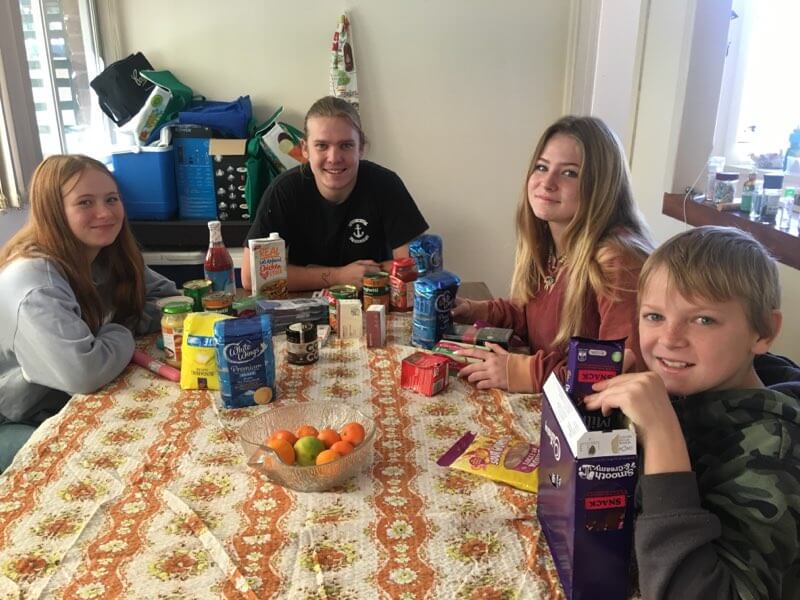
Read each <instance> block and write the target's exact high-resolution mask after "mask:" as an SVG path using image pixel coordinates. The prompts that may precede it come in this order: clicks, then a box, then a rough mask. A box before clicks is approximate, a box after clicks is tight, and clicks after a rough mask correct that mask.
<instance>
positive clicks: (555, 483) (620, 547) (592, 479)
mask: <svg viewBox="0 0 800 600" xmlns="http://www.w3.org/2000/svg"><path fill="white" fill-rule="evenodd" d="M539 448H540V452H541V462H540V464H539V498H538V504H537V509H536V512H537V515H538V517H539V523H540V524H541V527H542V532H543V533H544V535H545V538H546V539H547V544H548V546H549V547H550V552H551V553H552V555H553V560H554V561H555V564H556V568H557V569H558V576H559V578H560V580H561V585H562V586H563V587H564V592H565V593H566V596H567V598H569V599H573V598H604V599H606V600H614V599H615V598H627V597H628V596H627V594H628V581H629V576H628V569H629V561H630V556H631V543H632V536H633V519H634V505H633V504H634V503H633V498H634V490H635V487H636V479H637V456H636V434H635V433H634V431H633V430H632V429H615V430H612V431H589V430H587V428H586V425H585V424H584V422H583V420H582V419H581V415H580V414H579V413H578V411H577V409H576V408H575V406H574V404H573V403H572V401H571V400H570V398H569V397H568V396H567V393H566V392H565V391H564V388H563V386H562V385H561V383H560V382H559V380H558V378H557V377H556V376H555V375H554V374H551V375H550V377H549V378H548V379H547V381H546V382H545V385H544V402H543V405H542V437H541V441H540V446H539Z"/></svg>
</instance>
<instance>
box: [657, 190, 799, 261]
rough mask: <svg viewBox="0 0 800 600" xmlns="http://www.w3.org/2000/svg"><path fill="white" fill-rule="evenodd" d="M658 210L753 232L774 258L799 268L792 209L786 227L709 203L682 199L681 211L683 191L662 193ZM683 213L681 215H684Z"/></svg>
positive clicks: (696, 221)
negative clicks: (789, 226) (787, 229)
mask: <svg viewBox="0 0 800 600" xmlns="http://www.w3.org/2000/svg"><path fill="white" fill-rule="evenodd" d="M661 212H662V213H663V214H665V215H667V216H670V217H673V218H674V219H678V220H679V221H681V222H686V223H688V224H689V225H694V226H700V225H723V226H727V227H738V228H739V229H742V230H744V231H747V232H749V233H751V234H752V235H753V237H755V238H756V239H757V240H758V241H760V242H761V243H762V244H764V246H766V247H767V249H768V250H769V251H770V252H771V253H772V255H773V256H774V257H775V259H776V260H777V261H778V262H781V263H783V264H785V265H788V266H790V267H792V268H794V269H799V270H800V237H798V215H797V213H795V216H794V219H793V220H792V227H791V230H790V231H781V230H780V229H776V228H775V227H774V226H772V225H766V224H764V223H756V222H753V221H751V220H750V219H749V218H747V217H746V216H744V214H743V213H739V212H736V211H718V210H717V209H716V208H714V207H713V206H709V205H707V204H703V203H701V202H695V201H694V200H686V203H685V213H684V196H683V194H664V203H663V205H662V207H661ZM684 214H685V218H684Z"/></svg>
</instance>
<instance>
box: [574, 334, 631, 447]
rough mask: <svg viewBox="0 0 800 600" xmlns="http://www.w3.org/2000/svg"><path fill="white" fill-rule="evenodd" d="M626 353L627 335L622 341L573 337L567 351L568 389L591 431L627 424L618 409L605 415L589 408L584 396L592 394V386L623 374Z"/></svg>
mask: <svg viewBox="0 0 800 600" xmlns="http://www.w3.org/2000/svg"><path fill="white" fill-rule="evenodd" d="M624 356H625V338H622V339H621V340H595V339H591V338H585V337H578V336H575V337H571V338H570V340H569V347H568V351H567V380H566V382H565V383H564V390H565V391H566V392H567V394H568V395H569V397H570V399H571V400H572V402H573V403H574V404H575V406H576V407H577V409H578V412H579V413H580V415H581V418H582V419H583V422H584V423H585V424H586V429H588V430H589V431H608V430H611V429H619V428H621V427H623V423H622V413H621V411H619V410H614V411H613V412H612V413H611V414H610V415H607V416H604V415H603V413H602V412H601V411H599V410H593V411H589V410H586V407H585V406H584V404H583V398H584V397H585V396H587V395H588V394H592V393H593V392H594V390H593V389H592V385H593V384H595V383H597V382H598V381H604V380H606V379H611V378H612V377H616V376H617V375H619V374H621V373H622V363H623V358H624Z"/></svg>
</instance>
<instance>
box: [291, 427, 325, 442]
mask: <svg viewBox="0 0 800 600" xmlns="http://www.w3.org/2000/svg"><path fill="white" fill-rule="evenodd" d="M318 433H319V431H317V428H316V427H312V426H311V425H300V427H298V428H297V431H295V432H294V434H295V435H296V436H297V439H298V440H299V439H300V438H301V437H306V436H307V435H310V436H312V437H317V434H318Z"/></svg>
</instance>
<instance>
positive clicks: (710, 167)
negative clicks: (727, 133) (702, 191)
mask: <svg viewBox="0 0 800 600" xmlns="http://www.w3.org/2000/svg"><path fill="white" fill-rule="evenodd" d="M724 168H725V157H724V156H711V157H709V159H708V162H707V163H706V169H707V171H706V172H707V177H706V202H714V187H715V185H716V183H717V173H718V172H719V171H722V170H723V169H724Z"/></svg>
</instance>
